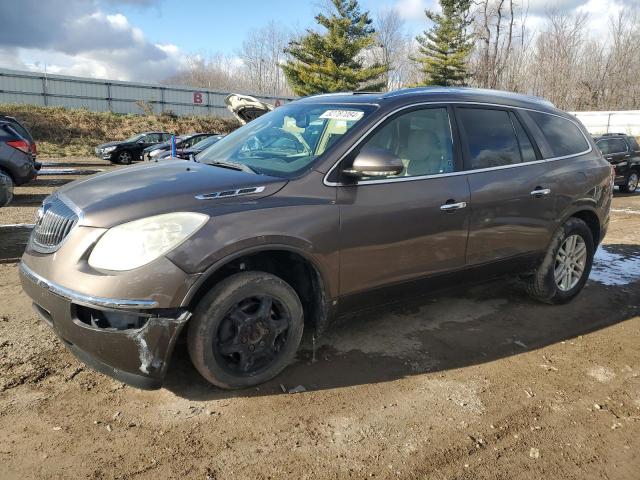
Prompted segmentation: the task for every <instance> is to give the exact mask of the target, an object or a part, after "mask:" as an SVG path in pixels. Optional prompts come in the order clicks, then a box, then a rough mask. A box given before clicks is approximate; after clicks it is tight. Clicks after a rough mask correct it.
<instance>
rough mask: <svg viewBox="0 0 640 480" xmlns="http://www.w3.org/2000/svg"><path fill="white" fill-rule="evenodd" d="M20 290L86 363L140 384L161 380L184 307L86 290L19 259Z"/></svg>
mask: <svg viewBox="0 0 640 480" xmlns="http://www.w3.org/2000/svg"><path fill="white" fill-rule="evenodd" d="M20 279H21V282H22V287H23V289H24V291H25V292H26V293H27V294H28V295H29V296H30V297H31V299H32V300H33V306H34V308H35V310H36V312H37V313H38V314H39V315H40V317H42V319H43V320H44V321H45V322H46V323H47V324H48V325H49V326H50V327H51V328H53V330H54V331H55V332H56V334H57V335H58V336H59V337H60V338H61V339H62V340H63V341H64V343H65V344H66V346H67V347H68V348H69V349H70V350H71V352H72V353H73V354H74V355H76V357H78V358H79V359H80V360H81V361H82V362H84V363H86V364H87V365H88V366H90V367H91V368H94V369H95V370H98V371H99V372H102V373H104V374H106V375H109V376H111V377H113V378H115V379H117V380H120V381H122V382H124V383H127V384H129V385H133V386H135V387H138V388H143V389H155V388H160V387H161V386H162V381H163V379H164V376H165V373H166V371H167V367H168V365H169V360H170V358H171V354H172V352H173V348H174V346H175V343H176V340H177V338H178V336H179V335H180V332H181V330H182V327H183V326H184V325H185V323H186V322H187V320H188V319H189V316H190V315H191V314H190V313H189V312H188V311H186V310H184V309H158V308H157V307H158V305H157V302H155V301H153V300H131V299H126V300H125V299H113V298H103V297H95V296H88V295H84V294H81V293H78V292H75V291H73V290H70V289H68V288H66V287H62V286H60V285H57V284H55V283H53V282H51V281H49V280H47V279H45V278H43V277H42V276H40V275H38V274H37V273H35V272H34V271H33V270H31V269H30V268H29V267H28V266H27V265H25V264H24V263H21V264H20Z"/></svg>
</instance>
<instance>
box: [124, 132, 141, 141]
mask: <svg viewBox="0 0 640 480" xmlns="http://www.w3.org/2000/svg"><path fill="white" fill-rule="evenodd" d="M142 137H144V133H139V134H137V135H134V136H133V137H131V138H127V139H126V140H123V141H124V142H137V141H138V140H140V139H141V138H142Z"/></svg>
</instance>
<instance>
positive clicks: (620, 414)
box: [0, 159, 640, 480]
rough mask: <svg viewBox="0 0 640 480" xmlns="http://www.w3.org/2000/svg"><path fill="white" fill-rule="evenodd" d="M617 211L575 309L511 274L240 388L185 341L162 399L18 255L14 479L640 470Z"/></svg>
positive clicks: (639, 416)
mask: <svg viewBox="0 0 640 480" xmlns="http://www.w3.org/2000/svg"><path fill="white" fill-rule="evenodd" d="M91 162H96V161H93V160H92V161H87V160H82V159H74V160H73V161H72V163H91ZM97 163H100V162H99V161H97ZM101 165H102V166H101V167H100V168H103V167H106V165H104V164H101ZM85 166H86V165H85ZM85 166H79V168H80V167H81V168H84V167H85ZM69 178H70V177H67V176H59V177H55V176H52V177H41V179H40V180H38V182H37V183H36V184H34V185H32V186H29V187H25V188H18V189H17V192H16V193H17V198H16V202H15V203H14V206H13V207H9V208H7V209H3V210H0V224H7V223H30V222H32V218H33V214H34V211H35V209H36V208H37V206H38V204H39V202H40V201H41V200H42V199H43V198H44V196H46V195H47V194H48V193H50V192H51V191H52V190H53V189H55V188H57V187H58V186H59V185H60V184H63V183H65V182H66V181H67V179H69ZM614 209H615V211H614V213H613V220H612V224H611V227H610V231H609V234H608V236H607V238H606V240H605V245H604V248H602V249H601V251H600V252H599V257H598V258H599V260H598V261H597V262H596V266H595V271H594V274H593V275H592V280H590V281H589V283H588V284H587V287H586V289H585V291H584V292H583V293H582V294H581V295H580V296H579V297H578V298H577V299H576V300H575V301H574V302H573V303H572V304H570V305H565V306H559V307H557V306H555V307H552V306H546V305H540V304H537V303H535V302H533V301H531V300H529V299H528V298H527V297H526V296H524V295H523V294H522V293H521V292H520V291H519V289H518V288H517V287H516V286H515V285H513V284H511V283H509V282H507V281H499V282H492V283H489V284H484V285H481V286H478V287H474V288H470V289H469V288H467V289H461V290H459V291H454V292H449V293H446V294H441V295H439V296H436V297H431V298H424V299H418V300H416V301H415V302H412V303H411V304H408V305H404V306H402V307H397V306H396V307H389V308H387V309H384V310H378V311H376V312H374V313H370V314H366V315H360V316H359V317H357V318H352V319H351V320H350V321H349V322H347V323H343V324H342V325H340V326H337V327H336V328H334V329H333V330H331V331H330V333H329V334H328V335H327V336H326V337H325V338H324V339H322V341H321V342H320V347H319V350H318V353H317V355H316V357H317V360H316V361H315V362H312V361H311V353H310V350H311V348H310V345H309V342H308V341H307V344H306V345H305V347H304V348H303V350H302V351H301V352H300V355H299V357H298V360H297V362H296V363H295V364H294V365H291V366H290V367H289V368H287V369H286V370H285V371H284V372H283V373H282V374H281V375H280V376H278V377H277V378H276V379H275V380H273V381H271V382H269V383H267V384H265V385H262V386H261V387H260V388H257V389H250V390H246V391H236V392H225V391H221V390H218V389H216V388H213V387H211V386H209V385H208V384H207V383H206V382H205V381H204V380H203V379H202V378H200V377H199V376H198V374H197V373H196V372H195V371H194V370H193V369H192V367H191V366H190V364H189V361H188V356H187V354H186V352H185V350H184V347H179V349H178V351H177V353H176V355H175V357H174V361H173V364H172V367H171V369H170V372H169V375H168V379H167V383H166V388H164V389H162V390H159V391H153V392H145V391H140V390H136V389H134V388H130V387H127V386H124V385H123V384H121V383H119V382H116V381H114V380H111V379H109V378H107V377H105V376H103V375H100V374H98V373H95V372H93V371H91V370H90V369H88V368H86V367H84V366H83V365H82V364H81V363H80V362H78V361H77V360H75V359H74V357H73V356H72V355H71V354H70V353H68V352H67V350H66V349H65V348H64V347H63V346H62V344H61V343H60V342H59V341H58V340H57V339H56V337H55V336H54V334H53V333H52V332H51V331H50V330H49V328H48V327H47V326H46V325H44V324H43V323H42V322H41V321H40V320H38V318H37V317H36V315H35V313H34V312H32V310H31V307H30V302H29V300H28V299H27V297H26V296H25V295H24V294H23V293H22V291H21V289H20V285H19V281H18V274H17V264H16V263H15V262H11V261H5V263H0V478H2V479H12V478H20V479H28V478H47V479H54V478H92V479H102V478H105V479H111V478H124V479H130V478H136V479H138V478H139V479H158V478H196V479H236V478H238V479H240V478H252V479H267V478H273V479H281V478H296V479H297V478H416V479H476V478H482V479H485V478H486V479H514V478H517V479H539V478H549V479H556V478H561V479H580V480H585V479H603V478H606V479H630V480H631V479H638V478H640V440H639V438H640V350H639V345H640V194H636V195H633V196H629V195H627V196H625V195H620V194H616V198H615V200H614ZM2 241H4V239H3V238H2V229H1V228H0V242H2ZM298 385H302V386H304V387H305V389H306V391H305V392H302V393H296V394H290V393H283V391H282V387H284V388H285V390H288V389H290V388H293V387H296V386H298Z"/></svg>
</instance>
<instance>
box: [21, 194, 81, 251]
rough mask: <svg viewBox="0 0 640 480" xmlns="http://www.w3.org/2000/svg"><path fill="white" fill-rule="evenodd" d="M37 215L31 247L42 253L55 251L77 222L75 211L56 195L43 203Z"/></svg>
mask: <svg viewBox="0 0 640 480" xmlns="http://www.w3.org/2000/svg"><path fill="white" fill-rule="evenodd" d="M38 216H39V219H38V223H36V226H35V228H34V229H33V237H32V240H33V248H34V249H35V250H36V251H39V252H42V253H51V252H54V251H56V250H57V249H58V248H59V247H60V245H61V244H62V242H63V241H64V239H65V238H66V237H67V235H69V232H71V229H72V228H73V227H74V226H75V225H76V223H78V215H77V214H76V212H74V211H73V210H72V209H71V208H70V207H69V206H68V205H67V204H65V203H64V202H63V201H62V200H60V199H59V198H57V197H54V198H53V199H51V200H50V201H48V202H47V203H45V204H44V205H43V206H42V207H41V210H40V211H39V213H38Z"/></svg>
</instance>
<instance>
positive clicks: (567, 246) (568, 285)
mask: <svg viewBox="0 0 640 480" xmlns="http://www.w3.org/2000/svg"><path fill="white" fill-rule="evenodd" d="M586 264H587V245H586V243H585V242H584V239H583V238H582V237H581V236H580V235H571V236H570V237H567V238H566V239H565V241H564V243H563V244H562V246H561V247H560V250H558V255H557V256H556V264H555V271H554V276H555V280H556V285H557V286H558V288H559V289H560V290H561V291H563V292H568V291H569V290H571V289H572V288H574V287H575V286H576V285H577V284H578V282H579V281H580V279H581V278H582V274H583V273H584V268H585V265H586Z"/></svg>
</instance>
